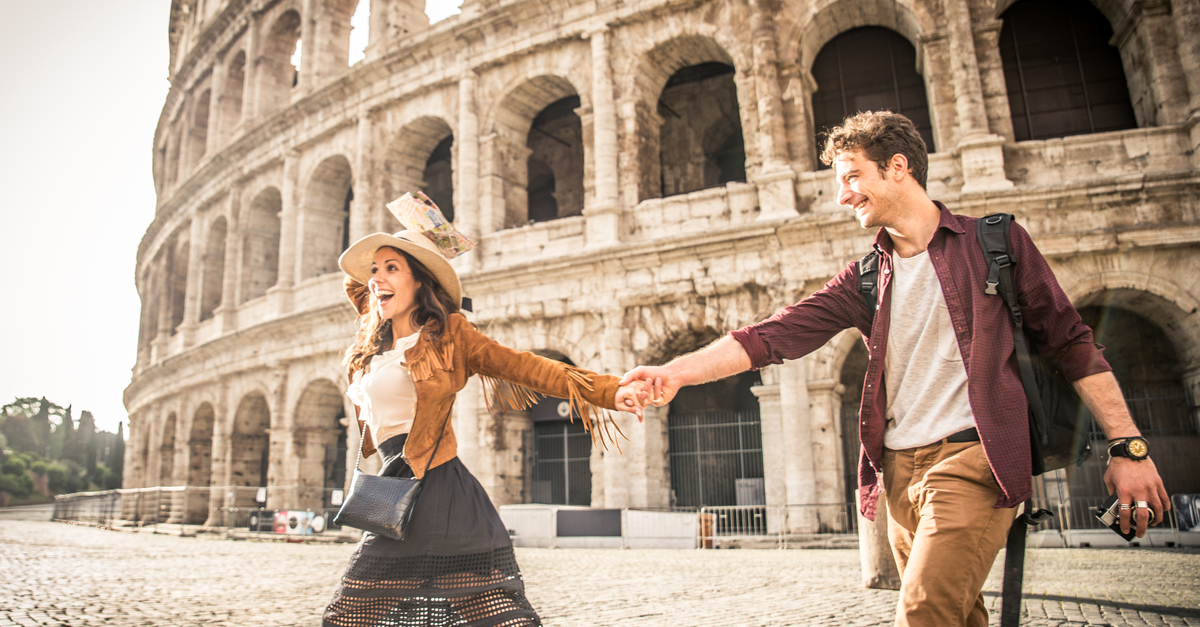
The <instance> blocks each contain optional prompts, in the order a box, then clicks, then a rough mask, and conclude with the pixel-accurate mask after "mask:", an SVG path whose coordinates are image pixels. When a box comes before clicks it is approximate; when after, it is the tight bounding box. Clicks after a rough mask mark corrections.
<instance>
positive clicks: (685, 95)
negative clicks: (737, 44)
mask: <svg viewBox="0 0 1200 627" xmlns="http://www.w3.org/2000/svg"><path fill="white" fill-rule="evenodd" d="M734 73H735V70H734V68H733V66H731V65H728V64H725V63H717V62H707V63H700V64H697V65H692V66H688V67H685V68H683V69H681V70H679V71H678V72H675V73H674V74H673V75H671V78H670V79H669V80H668V81H667V83H666V86H665V87H663V90H662V94H661V95H659V98H658V115H659V116H660V117H661V118H662V121H663V122H662V126H661V127H660V129H659V158H660V161H661V164H662V169H661V174H662V195H663V196H664V197H665V196H674V195H677V194H687V193H689V192H694V191H697V190H701V189H707V188H710V187H717V186H720V185H724V184H725V183H728V182H730V181H745V180H746V149H745V142H744V139H743V137H742V122H741V117H740V115H739V110H738V99H737V85H735V84H734V81H733V76H734Z"/></svg>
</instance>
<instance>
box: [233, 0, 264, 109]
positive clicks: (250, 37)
mask: <svg viewBox="0 0 1200 627" xmlns="http://www.w3.org/2000/svg"><path fill="white" fill-rule="evenodd" d="M261 15H262V14H261V13H260V12H257V11H254V12H251V13H250V23H249V24H248V25H247V26H246V71H245V72H244V73H243V74H244V77H245V78H244V81H245V82H244V83H243V84H242V121H241V122H240V123H239V124H238V126H240V127H243V128H244V127H246V126H249V125H250V124H251V123H252V122H253V121H254V120H256V119H258V113H259V106H258V84H259V82H260V81H259V80H258V77H259V75H260V74H261V73H260V72H259V69H258V66H259V65H260V64H261V63H262V59H260V58H259V56H260V52H259V47H260V45H261V43H260V41H259V40H260V39H261V38H262V37H261V35H260V33H259V30H260V29H261V28H262V22H261V17H260V16H261Z"/></svg>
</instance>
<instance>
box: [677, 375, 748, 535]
mask: <svg viewBox="0 0 1200 627" xmlns="http://www.w3.org/2000/svg"><path fill="white" fill-rule="evenodd" d="M760 384H761V379H760V378H759V374H758V373H757V372H744V373H742V374H740V375H737V376H733V377H728V378H726V379H721V380H719V381H713V382H711V383H706V384H704V385H696V386H692V387H688V388H684V389H682V390H680V391H679V394H677V395H676V396H675V398H674V400H672V401H671V404H670V408H669V410H668V414H667V437H668V450H669V451H670V453H669V455H668V456H669V458H670V468H671V505H672V506H674V507H705V506H719V505H741V506H765V505H766V485H765V483H764V480H763V455H762V425H761V416H760V412H759V407H758V398H757V397H756V396H754V393H753V392H751V391H750V388H752V387H754V386H756V385H760ZM742 531H745V530H742Z"/></svg>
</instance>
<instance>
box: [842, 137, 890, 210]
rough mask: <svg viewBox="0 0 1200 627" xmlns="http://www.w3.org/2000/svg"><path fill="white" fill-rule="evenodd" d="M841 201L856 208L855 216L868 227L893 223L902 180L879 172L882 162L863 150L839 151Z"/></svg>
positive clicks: (844, 204)
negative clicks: (876, 160) (877, 161)
mask: <svg viewBox="0 0 1200 627" xmlns="http://www.w3.org/2000/svg"><path fill="white" fill-rule="evenodd" d="M834 167H835V168H836V169H837V170H836V171H837V181H838V196H837V200H838V204H840V205H843V206H846V207H851V208H853V209H854V217H856V218H858V222H859V224H861V225H862V227H863V228H864V229H865V228H871V227H877V226H890V225H891V222H892V220H893V219H894V218H895V216H896V211H897V210H898V208H897V206H896V205H897V203H896V201H895V198H896V195H897V192H898V191H899V188H898V183H896V182H895V181H893V180H891V179H890V178H889V177H887V176H886V175H885V173H881V172H880V171H879V164H877V163H875V162H874V161H872V160H870V159H868V158H867V156H866V155H865V154H864V153H863V151H862V150H846V151H842V152H839V153H838V156H837V160H836V162H835V164H834Z"/></svg>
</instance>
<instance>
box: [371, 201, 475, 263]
mask: <svg viewBox="0 0 1200 627" xmlns="http://www.w3.org/2000/svg"><path fill="white" fill-rule="evenodd" d="M387 208H388V211H391V212H392V215H394V216H396V219H397V220H399V221H400V224H403V225H404V228H406V229H408V230H410V231H416V232H418V233H421V234H422V235H424V236H425V237H428V238H429V241H431V242H433V245H434V246H437V247H438V250H440V251H441V253H442V256H443V257H445V258H446V259H454V258H455V257H457V256H458V255H459V253H465V252H467V251H468V250H471V249H472V248H474V247H475V242H472V241H471V240H470V239H468V238H467V236H466V235H463V234H462V233H459V232H458V229H456V228H454V225H453V224H450V222H449V221H447V220H446V216H443V215H442V210H441V209H438V206H437V205H436V204H434V203H433V201H432V200H430V199H429V197H428V196H426V195H425V194H423V193H421V192H416V193H415V194H414V193H412V192H409V193H406V194H404V195H403V196H401V197H399V198H397V199H396V200H393V201H392V202H389V203H388V204H387Z"/></svg>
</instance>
